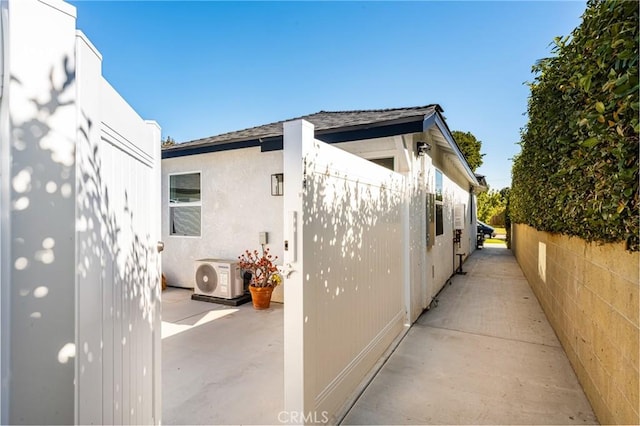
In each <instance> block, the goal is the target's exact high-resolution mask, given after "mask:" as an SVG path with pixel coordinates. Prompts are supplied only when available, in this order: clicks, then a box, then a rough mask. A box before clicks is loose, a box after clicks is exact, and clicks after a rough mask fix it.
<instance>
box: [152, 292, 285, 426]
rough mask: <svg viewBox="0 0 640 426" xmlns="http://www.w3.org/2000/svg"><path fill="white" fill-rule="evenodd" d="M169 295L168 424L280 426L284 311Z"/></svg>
mask: <svg viewBox="0 0 640 426" xmlns="http://www.w3.org/2000/svg"><path fill="white" fill-rule="evenodd" d="M191 294H192V291H191V290H187V289H180V288H172V287H169V288H167V290H165V291H163V292H162V423H164V424H209V425H211V424H278V423H280V422H279V421H278V413H279V412H280V411H281V410H282V407H283V398H284V397H283V368H284V366H283V362H282V359H283V356H284V354H283V348H284V344H283V312H284V306H283V305H282V304H279V303H271V308H270V309H268V310H264V311H256V310H254V309H253V307H252V305H251V303H247V304H244V305H241V306H237V307H233V306H224V305H219V304H216V303H208V302H199V301H195V300H191Z"/></svg>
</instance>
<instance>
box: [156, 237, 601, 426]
mask: <svg viewBox="0 0 640 426" xmlns="http://www.w3.org/2000/svg"><path fill="white" fill-rule="evenodd" d="M464 269H465V270H466V271H467V275H456V276H455V277H453V279H452V285H450V286H449V285H448V286H447V287H446V288H445V289H444V290H443V292H442V293H441V294H440V296H439V305H438V306H437V307H436V308H435V309H432V310H430V311H428V312H425V313H424V314H423V315H422V316H421V317H420V318H419V319H418V321H417V322H416V323H415V324H414V325H413V327H412V328H411V329H410V330H409V333H408V334H407V335H406V336H405V338H404V339H403V340H402V342H401V343H400V344H399V346H398V347H397V349H396V350H395V351H394V353H393V354H392V355H391V357H390V358H389V359H388V360H387V362H386V363H385V365H384V366H383V367H382V369H381V370H380V371H379V372H378V374H377V375H376V377H375V378H374V379H373V380H372V382H371V383H370V384H369V385H368V387H367V388H366V390H365V391H364V392H363V394H362V395H360V397H359V398H358V400H357V402H356V403H355V405H354V406H353V407H352V409H351V410H350V412H349V413H348V414H347V416H346V417H345V418H344V419H343V424H597V423H598V422H597V419H596V417H595V415H594V414H593V411H592V409H591V407H590V405H589V402H588V401H587V399H586V397H585V395H584V393H583V391H582V388H581V387H580V384H579V383H578V381H577V379H576V376H575V374H574V372H573V370H572V369H571V365H570V364H569V361H568V359H567V357H566V355H565V353H564V350H563V349H562V347H561V346H560V343H559V342H558V339H557V337H556V336H555V334H554V332H553V330H552V329H551V327H550V325H549V323H548V321H547V319H546V317H545V315H544V313H543V311H542V309H541V308H540V305H539V303H538V301H537V299H536V298H535V296H534V294H533V293H532V291H531V289H530V288H529V286H528V284H527V281H526V279H525V278H524V276H523V274H522V272H521V270H520V267H519V266H518V264H517V263H516V261H515V258H514V257H513V255H512V253H511V251H509V250H507V249H506V248H505V246H504V245H503V244H501V245H487V246H485V248H484V249H482V250H479V251H476V252H475V253H474V254H473V256H471V257H470V258H469V260H468V261H467V262H466V263H465V264H464ZM162 296H163V302H162V303H163V314H162V318H163V329H162V331H163V340H162V357H163V358H162V380H163V388H162V392H163V396H162V399H163V407H162V412H163V419H162V420H163V423H164V424H208V425H213V424H281V423H282V422H281V421H280V420H281V419H279V414H280V417H282V419H284V420H285V421H286V419H287V417H286V413H284V415H283V414H281V413H282V410H283V406H284V397H283V387H284V377H283V358H284V353H283V347H284V342H283V313H284V306H283V305H281V304H278V303H272V304H271V308H270V309H269V310H265V311H255V310H254V309H253V307H252V305H251V304H250V303H248V304H245V305H241V306H239V307H228V306H223V305H217V304H214V303H207V302H198V301H193V300H191V291H190V290H185V289H176V288H169V289H167V290H166V291H164V292H163V295H162Z"/></svg>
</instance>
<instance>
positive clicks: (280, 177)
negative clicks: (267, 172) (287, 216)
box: [271, 173, 284, 195]
mask: <svg viewBox="0 0 640 426" xmlns="http://www.w3.org/2000/svg"><path fill="white" fill-rule="evenodd" d="M271 195H284V174H283V173H276V174H274V175H271Z"/></svg>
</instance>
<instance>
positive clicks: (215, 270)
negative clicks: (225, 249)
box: [193, 259, 244, 299]
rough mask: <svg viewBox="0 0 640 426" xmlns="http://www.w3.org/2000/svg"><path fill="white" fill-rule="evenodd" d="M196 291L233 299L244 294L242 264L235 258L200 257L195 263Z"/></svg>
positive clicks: (206, 294) (196, 292)
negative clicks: (234, 259)
mask: <svg viewBox="0 0 640 426" xmlns="http://www.w3.org/2000/svg"><path fill="white" fill-rule="evenodd" d="M195 266H196V267H195V286H194V289H193V291H194V293H195V294H201V295H205V296H213V297H220V298H223V299H233V298H236V297H238V296H242V295H243V294H244V286H243V281H242V276H241V275H240V266H238V264H237V263H236V262H235V261H233V260H220V259H200V260H196V265H195Z"/></svg>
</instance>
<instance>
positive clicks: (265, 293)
mask: <svg viewBox="0 0 640 426" xmlns="http://www.w3.org/2000/svg"><path fill="white" fill-rule="evenodd" d="M249 291H251V301H252V302H253V307H254V308H255V309H269V304H270V302H271V293H273V287H254V286H252V285H250V286H249Z"/></svg>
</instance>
